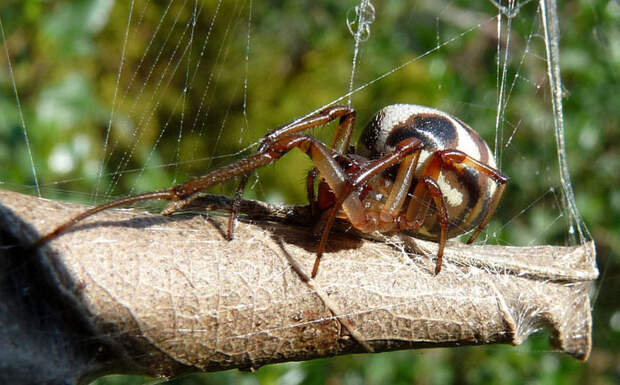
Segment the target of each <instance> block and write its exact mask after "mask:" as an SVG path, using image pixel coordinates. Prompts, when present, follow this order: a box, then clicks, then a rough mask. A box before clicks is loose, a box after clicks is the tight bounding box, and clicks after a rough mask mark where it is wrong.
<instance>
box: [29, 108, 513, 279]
mask: <svg viewBox="0 0 620 385" xmlns="http://www.w3.org/2000/svg"><path fill="white" fill-rule="evenodd" d="M355 115H356V113H355V110H354V109H353V108H352V107H350V106H341V105H334V106H330V107H327V108H324V109H323V110H321V111H319V112H318V113H316V114H314V115H310V116H308V117H305V118H300V119H297V120H295V121H293V122H291V123H289V124H286V125H284V126H282V127H280V128H277V129H275V130H273V131H271V132H269V133H268V134H267V135H266V136H265V137H264V138H263V140H262V142H261V144H260V145H259V147H258V151H257V153H256V154H254V155H252V156H249V157H247V158H244V159H241V160H239V161H237V162H235V163H233V164H230V165H228V166H224V167H222V168H219V169H216V170H214V171H211V172H209V173H208V174H206V175H204V176H200V177H196V178H194V179H190V180H189V181H187V182H185V183H182V184H179V185H177V186H173V187H171V188H169V189H165V190H159V191H154V192H147V193H144V194H139V195H134V196H129V197H126V198H122V199H119V200H115V201H111V202H108V203H105V204H102V205H99V206H96V207H93V208H91V209H88V210H86V211H84V212H82V213H81V214H78V215H77V216H75V217H73V218H71V219H69V220H68V221H67V222H65V223H63V224H61V225H60V226H58V227H57V228H56V229H55V230H53V231H52V232H50V233H49V234H47V235H45V236H43V237H41V238H40V239H39V240H38V241H37V242H35V244H34V245H35V246H40V245H42V244H44V243H46V242H48V241H50V240H51V239H54V238H55V237H57V236H58V235H60V234H61V233H63V232H64V231H66V230H67V229H69V228H70V227H71V226H73V225H75V224H76V223H77V222H79V221H81V220H83V219H84V218H86V217H89V216H91V215H93V214H95V213H97V212H100V211H102V210H106V209H108V208H112V207H117V206H122V205H125V204H128V203H132V202H138V201H145V200H154V199H163V200H167V201H171V202H170V203H169V204H168V206H167V207H166V208H165V209H164V210H163V211H162V214H163V215H168V214H171V213H173V212H175V211H178V210H180V209H182V208H183V207H184V206H186V205H187V204H188V203H189V202H191V201H192V199H194V198H195V197H196V195H197V194H198V193H199V192H200V191H202V190H205V189H207V188H208V187H210V186H213V185H215V184H218V183H221V182H223V181H226V180H228V179H231V178H234V177H237V176H242V180H241V183H240V185H239V188H238V189H237V194H236V197H235V200H234V201H233V202H234V203H233V207H232V209H231V214H230V217H229V223H228V238H229V239H232V237H233V228H234V222H235V220H236V216H237V212H238V209H239V201H240V197H241V193H242V191H243V189H244V187H245V184H246V182H247V179H248V175H249V174H250V173H251V172H252V171H253V170H255V169H257V168H259V167H262V166H265V165H267V164H270V163H272V162H274V161H276V160H277V159H279V158H280V157H281V156H283V155H284V154H285V153H287V152H288V151H290V150H292V149H294V148H298V149H300V150H302V151H303V152H305V153H306V154H307V155H308V156H309V157H310V158H311V159H312V161H313V162H314V165H315V168H314V169H313V170H311V171H310V172H308V176H307V194H308V200H309V201H310V204H311V206H312V207H314V208H315V209H317V210H319V212H320V213H321V215H322V220H321V221H320V222H319V223H323V230H322V232H321V239H320V242H319V245H318V250H317V254H316V259H315V263H314V267H313V269H312V277H313V278H314V277H315V276H316V274H317V272H318V267H319V263H320V260H321V256H322V255H323V251H324V250H325V244H326V241H327V237H328V235H329V232H330V229H331V227H332V224H333V222H334V219H335V218H343V219H346V220H348V221H349V222H350V223H351V225H352V226H353V227H355V228H356V229H358V230H360V231H362V232H365V233H369V232H374V231H379V232H383V233H387V232H395V231H402V232H405V233H407V234H409V235H412V236H414V237H418V238H422V239H428V240H433V241H437V242H439V248H438V251H437V263H436V266H435V274H438V273H439V272H440V271H441V265H442V256H443V250H444V247H445V244H446V240H447V239H448V238H452V237H455V236H457V235H460V234H464V233H466V232H468V231H470V230H472V229H474V228H475V230H474V231H473V233H472V235H471V237H470V238H469V240H468V242H467V243H472V242H473V241H474V240H475V239H476V237H477V236H478V235H479V234H480V232H481V231H482V230H483V229H484V227H485V226H486V224H487V223H488V221H489V219H490V218H491V216H492V215H493V213H494V211H495V209H496V208H497V205H498V203H499V200H500V198H501V195H502V193H503V191H504V188H505V187H506V183H507V182H508V178H507V177H506V176H504V175H503V174H502V173H501V172H500V171H498V170H497V169H496V168H495V167H496V165H495V159H494V157H493V155H492V153H491V151H490V149H489V147H488V145H487V144H486V143H485V142H484V140H483V139H482V138H481V137H480V136H479V135H478V134H477V133H476V132H475V131H474V130H473V129H472V128H470V127H469V126H468V125H466V124H465V123H463V122H462V121H461V120H459V119H458V118H455V117H452V116H450V115H448V114H447V113H445V112H442V111H439V110H436V109H433V108H430V107H424V106H419V105H413V104H393V105H389V106H386V107H384V108H383V109H381V110H380V111H379V112H378V113H377V114H376V115H375V116H374V117H373V118H372V119H371V121H370V123H368V125H367V126H366V128H365V129H364V131H363V133H362V135H361V137H360V141H359V145H358V147H357V151H355V149H354V148H352V147H350V146H349V143H350V140H351V134H352V131H353V127H354V123H355ZM335 119H339V124H338V127H337V129H336V132H335V135H334V139H333V140H332V143H331V146H329V147H328V146H327V145H325V144H323V143H321V142H320V141H319V140H317V139H316V138H314V137H312V136H310V135H307V134H303V133H302V132H303V131H307V130H309V129H312V128H315V127H318V126H323V125H325V124H327V123H329V122H331V121H333V120H335ZM319 176H320V180H319V181H318V183H317V181H316V180H317V177H319ZM317 184H318V187H317V186H316V185H317ZM315 188H316V190H317V196H316V199H315Z"/></svg>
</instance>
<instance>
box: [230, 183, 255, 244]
mask: <svg viewBox="0 0 620 385" xmlns="http://www.w3.org/2000/svg"><path fill="white" fill-rule="evenodd" d="M249 178H250V174H249V173H248V174H244V175H242V176H241V181H240V182H239V185H238V186H237V190H236V191H235V196H234V197H233V201H232V205H231V206H230V215H229V216H228V230H227V231H226V238H227V239H228V240H229V241H232V240H233V238H234V232H235V225H236V224H237V216H238V215H239V207H240V205H241V198H242V197H243V190H245V185H246V184H247V183H248V179H249Z"/></svg>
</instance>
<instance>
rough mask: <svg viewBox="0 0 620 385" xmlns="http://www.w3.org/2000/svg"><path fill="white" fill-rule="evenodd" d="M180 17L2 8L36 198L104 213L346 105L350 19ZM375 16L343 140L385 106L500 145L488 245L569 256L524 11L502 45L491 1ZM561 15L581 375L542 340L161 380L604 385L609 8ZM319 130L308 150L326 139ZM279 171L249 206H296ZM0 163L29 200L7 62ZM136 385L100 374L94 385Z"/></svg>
mask: <svg viewBox="0 0 620 385" xmlns="http://www.w3.org/2000/svg"><path fill="white" fill-rule="evenodd" d="M189 3H192V2H189ZM189 3H188V2H162V1H157V2H151V1H147V0H136V1H135V2H113V1H111V0H79V1H37V0H28V1H10V0H9V1H4V2H3V3H2V5H0V17H2V22H3V26H4V29H5V33H6V41H5V42H3V44H5V45H6V48H7V49H8V52H9V54H10V58H11V65H12V68H13V72H14V75H15V82H16V85H17V92H18V95H19V98H20V101H21V108H22V112H23V116H24V121H25V123H26V128H27V133H28V136H29V138H30V141H31V146H32V154H33V162H34V164H35V166H36V171H37V175H38V179H39V182H40V183H41V186H42V195H43V196H45V197H49V198H56V199H71V200H77V201H81V202H84V203H93V199H94V198H93V195H92V194H93V192H95V191H97V192H98V194H97V198H96V199H98V201H101V200H105V199H110V198H111V197H115V196H119V195H125V194H127V193H134V192H138V191H149V190H154V189H158V188H165V187H169V186H171V185H172V184H174V183H178V182H180V181H183V180H185V179H187V178H189V177H191V176H195V175H200V174H203V173H204V172H205V171H206V170H209V169H211V168H214V167H217V166H220V165H223V164H227V163H230V162H231V161H233V160H234V159H236V158H238V157H241V156H244V155H247V154H248V153H249V151H251V149H250V150H249V151H244V152H241V153H238V152H239V151H240V150H242V149H245V148H247V147H248V146H249V145H251V144H252V143H255V142H256V140H258V139H259V138H260V137H261V136H262V135H264V134H265V133H266V132H267V131H269V130H270V129H273V128H275V127H277V126H279V125H282V124H284V123H286V122H288V121H291V120H292V119H294V118H296V117H299V116H302V115H304V114H306V113H309V112H310V111H313V110H314V109H316V108H318V107H320V106H322V105H324V104H326V103H329V102H331V101H332V100H334V99H336V98H339V97H341V96H342V95H344V94H345V93H346V92H347V91H348V86H349V77H350V74H351V67H352V65H351V61H352V57H353V38H352V36H351V34H350V33H349V31H348V29H347V27H346V24H345V20H346V17H347V14H350V12H352V11H351V10H352V9H353V7H354V6H355V5H357V4H358V2H355V1H335V0H334V1H327V0H324V1H318V2H317V1H261V2H253V3H252V4H253V6H252V12H251V19H249V15H248V12H249V4H250V3H249V2H247V1H234V2H233V1H230V2H229V1H224V2H221V3H218V2H216V1H200V2H198V3H192V4H189ZM196 4H198V5H199V7H198V8H194V5H196ZM374 5H375V7H376V10H377V12H376V21H375V22H374V24H372V26H371V37H370V39H368V40H367V41H366V42H364V43H362V45H361V51H360V61H359V63H358V66H357V73H356V77H355V82H354V83H355V87H357V86H360V85H363V84H367V83H369V82H371V81H372V83H370V84H367V86H366V87H364V88H363V89H362V90H360V91H359V92H357V93H355V94H354V95H353V105H354V107H355V108H356V109H357V111H358V122H357V126H358V130H357V131H356V134H355V135H356V136H355V138H356V137H357V135H359V132H360V130H359V129H360V128H361V127H362V126H363V125H365V124H366V122H367V121H368V120H369V119H370V117H371V116H372V115H373V114H374V113H375V112H376V111H377V110H378V109H380V108H381V107H383V106H385V105H388V104H392V103H399V102H407V103H416V104H424V105H430V106H434V107H436V108H439V109H442V110H445V111H447V112H449V113H451V114H453V115H455V116H458V117H460V118H461V119H463V120H464V121H465V122H467V123H469V124H470V125H471V126H472V127H474V128H475V129H476V130H478V131H479V132H480V133H481V135H482V136H483V137H484V138H486V139H487V141H488V142H489V144H490V146H491V147H492V148H494V147H496V148H497V151H498V152H499V155H500V156H499V159H500V161H501V168H502V171H503V172H504V173H506V174H507V175H508V176H509V177H510V184H509V186H508V188H507V190H506V194H505V196H504V199H503V200H502V203H501V205H500V208H499V210H498V213H497V214H496V215H495V217H494V219H493V221H492V222H491V223H490V225H489V228H488V231H487V232H486V234H487V241H489V242H497V243H501V244H516V245H525V244H557V245H562V244H566V243H567V242H569V236H568V231H567V226H566V223H567V221H566V218H565V215H566V213H565V212H564V210H563V208H562V204H561V186H560V185H559V183H560V182H559V177H558V176H559V173H558V170H557V160H556V152H555V139H554V137H553V127H552V115H551V112H552V111H551V108H550V98H549V91H548V83H547V81H546V63H545V60H544V42H543V40H542V38H541V35H540V25H539V24H540V23H539V22H538V20H539V14H538V8H537V6H538V4H537V3H536V2H531V3H528V4H525V5H524V6H523V7H522V8H521V9H520V10H519V13H518V14H517V16H516V17H514V18H512V19H510V23H511V28H510V30H509V32H506V31H507V30H506V29H505V27H506V23H507V20H506V19H505V18H504V19H503V21H504V24H503V26H504V27H503V28H504V29H503V30H502V31H501V32H502V39H501V40H499V41H498V38H497V21H496V18H495V17H496V16H497V12H498V11H497V8H496V7H495V6H494V5H493V4H491V2H486V1H479V2H469V1H464V0H462V1H453V2H433V1H430V0H429V1H378V0H377V1H375V2H374ZM198 10H200V12H198ZM559 12H560V18H561V19H560V27H561V31H562V35H561V58H562V62H561V66H562V77H563V81H564V89H565V98H564V111H565V125H566V143H567V156H568V160H569V166H570V168H571V172H572V178H573V183H574V188H575V194H576V196H577V201H578V205H579V208H580V209H581V211H582V214H583V219H584V220H585V222H586V223H587V224H588V226H589V227H590V230H591V232H592V235H593V238H594V239H595V240H596V242H597V248H598V250H597V251H598V260H599V266H600V268H601V271H602V273H603V274H602V278H601V280H600V282H599V284H598V286H597V290H596V292H595V293H593V294H594V300H593V304H594V349H593V352H592V356H591V359H590V361H589V362H588V363H586V364H581V363H578V362H576V361H574V359H572V358H569V357H565V356H562V355H560V354H558V353H555V352H552V351H549V345H548V343H547V336H546V335H538V336H535V337H534V338H532V339H531V340H530V341H528V342H527V343H526V344H525V345H524V346H522V347H517V348H514V347H506V346H496V347H484V348H461V349H436V350H424V351H414V352H410V351H408V352H393V353H384V354H378V355H356V356H348V357H339V358H334V359H324V360H316V361H312V362H306V363H289V364H281V365H272V366H269V367H265V368H261V369H260V370H259V371H258V372H257V373H254V374H248V373H241V372H238V371H229V372H223V373H212V374H203V375H196V376H190V377H187V378H182V379H177V380H174V381H171V383H175V384H210V383H261V384H272V383H282V384H315V383H316V384H318V383H332V384H340V383H342V384H359V383H369V384H374V383H376V384H379V383H393V384H400V383H403V384H404V383H407V384H409V383H428V384H441V383H453V382H458V383H466V384H470V383H471V384H498V383H499V384H502V383H505V384H521V383H525V382H531V383H557V384H560V383H561V384H571V383H573V384H582V383H592V384H614V383H620V304H619V303H618V301H617V294H618V293H620V279H618V277H619V276H620V237H619V236H618V234H620V189H618V188H617V186H620V173H619V172H618V170H619V169H620V152H619V151H618V145H619V144H620V130H619V129H618V127H619V126H620V116H619V112H618V106H620V92H618V90H620V88H619V87H620V82H619V77H620V27H619V26H620V5H619V3H618V2H617V1H611V2H609V1H602V0H601V1H576V0H573V1H566V2H562V4H561V6H560V10H559ZM129 15H131V19H129ZM192 15H195V18H196V23H192V22H191V21H192ZM128 20H131V22H130V23H129V28H128ZM248 26H249V30H248ZM248 36H249V39H248ZM438 44H439V45H440V46H439V47H438ZM508 44H509V45H508ZM498 47H499V50H498ZM506 50H507V51H508V56H507V58H508V60H507V65H506V73H507V81H506V84H505V87H506V89H507V91H506V94H505V98H504V99H503V100H504V101H505V110H503V115H502V117H501V119H500V122H499V127H500V131H499V133H498V134H497V135H496V130H495V126H496V115H497V112H498V104H497V97H498V92H499V91H500V84H499V82H498V77H499V78H501V71H498V65H497V62H498V56H500V59H501V60H502V61H503V60H504V56H503V55H504V53H505V52H506ZM123 55H124V56H123ZM421 55H423V57H421V58H419V59H415V58H417V57H418V56H421ZM246 57H247V60H246ZM414 59H415V60H414ZM407 62H410V63H409V64H408V65H406V66H404V67H403V68H402V69H399V70H398V71H395V72H394V73H391V74H390V75H389V76H386V77H383V78H381V79H380V80H378V81H376V82H375V81H374V80H375V79H378V78H379V77H381V76H383V75H384V74H386V73H387V72H389V71H392V70H393V69H395V68H398V67H399V66H400V65H401V64H403V63H407ZM196 68H199V71H198V72H197V73H195V72H194V69H196ZM119 69H120V71H119ZM501 69H502V68H501V66H500V70H501ZM498 72H499V73H498ZM342 102H346V100H343V101H342ZM108 127H109V128H110V130H109V133H108ZM332 131H333V130H332V129H330V128H324V129H319V130H316V131H315V132H313V134H314V135H316V136H318V137H319V138H321V139H323V140H326V141H328V140H329V138H330V135H331V132H332ZM355 138H354V139H355ZM496 141H497V142H496ZM496 143H497V145H496ZM231 154H235V155H231ZM285 159H286V160H284V161H281V162H278V163H277V164H275V165H273V166H268V167H266V168H265V169H263V170H260V171H259V172H258V177H256V178H253V179H252V181H251V184H252V186H251V188H249V189H248V190H247V191H246V197H249V198H259V199H263V200H270V201H280V202H286V203H305V200H306V197H305V186H304V183H305V173H306V171H307V170H308V169H309V168H310V167H311V163H310V162H309V161H308V160H307V158H306V157H305V156H304V155H303V154H300V153H296V152H291V153H290V154H288V155H287V156H286V157H285ZM0 164H2V165H3V167H0V183H2V184H3V188H9V189H14V190H19V191H27V192H29V193H33V194H34V193H35V192H34V189H33V188H32V186H33V176H32V171H31V166H30V159H29V158H28V151H27V149H26V147H25V141H24V131H23V127H22V122H21V119H20V115H19V111H18V109H17V103H16V99H15V95H14V92H13V88H12V85H11V79H10V77H9V71H8V64H7V61H6V57H5V56H4V54H3V55H2V56H0ZM99 173H101V175H102V178H101V179H98V175H99ZM233 188H234V181H231V182H230V183H225V184H223V185H222V186H216V187H215V188H214V189H213V191H214V192H218V193H226V194H230V193H231V192H232V191H233V190H232V189H233ZM144 381H150V380H149V379H144V378H142V377H128V376H110V377H106V378H102V379H100V380H98V382H97V384H99V385H102V384H139V383H143V382H144Z"/></svg>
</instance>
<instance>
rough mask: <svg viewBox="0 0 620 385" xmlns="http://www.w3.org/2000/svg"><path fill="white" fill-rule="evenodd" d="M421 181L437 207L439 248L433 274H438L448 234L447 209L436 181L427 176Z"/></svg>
mask: <svg viewBox="0 0 620 385" xmlns="http://www.w3.org/2000/svg"><path fill="white" fill-rule="evenodd" d="M422 182H423V183H424V185H425V186H426V189H427V191H428V192H429V193H430V195H431V197H432V198H433V201H434V202H435V207H436V208H437V217H438V219H439V227H440V233H439V249H438V250H437V264H436V265H435V274H439V272H440V271H441V262H442V258H443V249H444V248H445V246H446V239H447V235H448V211H447V210H446V202H445V201H444V199H443V194H442V192H441V189H440V188H439V185H438V184H437V182H436V181H435V180H434V179H433V178H431V177H428V176H425V177H423V178H422Z"/></svg>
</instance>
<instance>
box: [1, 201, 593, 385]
mask: <svg viewBox="0 0 620 385" xmlns="http://www.w3.org/2000/svg"><path fill="white" fill-rule="evenodd" d="M206 199H207V200H209V198H208V196H207V198H206ZM0 200H1V202H2V206H0V229H1V230H2V234H3V237H2V241H3V245H4V246H5V247H3V248H2V253H3V256H4V258H3V260H4V261H5V262H4V263H5V265H6V266H5V268H8V269H9V270H6V269H5V270H4V271H5V273H4V275H3V282H4V284H3V288H4V289H2V290H3V292H2V296H3V297H10V296H17V299H15V298H13V297H11V298H10V301H9V300H8V299H7V300H6V301H5V300H4V299H2V301H4V302H5V303H9V302H10V303H13V302H14V303H15V306H17V307H19V308H20V309H25V310H23V311H24V312H25V313H28V312H30V313H32V314H30V315H28V317H31V318H34V319H31V318H28V317H26V318H28V319H27V320H26V321H24V322H25V323H23V322H22V321H20V319H16V320H11V319H8V320H7V319H3V318H1V317H2V316H0V321H2V322H4V325H2V323H1V322H0V330H2V332H0V350H2V351H3V353H0V360H3V359H4V358H5V357H3V355H7V357H8V355H9V354H12V353H9V350H10V349H13V351H19V352H21V355H22V356H23V357H26V359H25V360H26V361H27V362H26V363H25V365H28V362H30V363H31V365H32V366H35V365H37V364H40V363H41V362H45V359H44V358H47V357H48V354H52V353H50V352H49V351H48V350H49V348H47V350H46V349H43V348H41V349H37V348H36V346H38V345H37V344H43V345H45V344H47V345H45V346H48V347H49V346H50V344H52V343H54V342H50V340H54V341H56V342H58V340H59V339H62V341H63V346H62V349H60V348H58V349H57V350H56V351H57V353H56V356H55V357H54V360H56V361H58V362H57V363H55V364H54V366H55V367H54V368H52V369H50V370H51V371H52V374H51V375H56V376H59V377H62V376H65V377H67V376H68V375H73V376H74V377H75V378H78V377H83V376H85V375H93V374H94V373H112V372H116V373H118V372H128V371H131V372H138V373H143V374H148V375H165V376H175V375H178V374H180V373H186V372H188V371H215V370H225V369H231V368H245V369H251V368H258V367H260V366H262V365H265V364H270V363H275V362H283V361H297V360H309V359H312V358H317V357H327V356H334V355H340V354H349V353H356V352H365V351H374V352H381V351H387V350H395V349H411V348H428V347H436V346H461V345H483V344H493V343H507V344H514V345H518V344H520V343H521V342H522V341H524V340H525V339H526V338H527V336H528V335H530V334H531V333H532V332H534V331H537V330H539V329H540V328H543V327H544V328H547V329H548V330H549V331H550V334H551V337H552V338H551V342H552V345H553V346H554V347H555V348H557V349H560V350H562V351H564V352H566V353H568V354H570V355H572V356H574V357H576V358H578V359H581V360H585V359H587V357H588V354H589V352H590V344H591V325H592V320H591V316H590V301H589V295H588V292H589V288H590V286H591V285H592V282H593V280H594V279H596V277H597V275H598V271H597V269H596V266H595V261H594V246H593V244H592V243H586V244H584V245H580V246H574V247H559V246H535V247H504V246H491V245H489V246H467V245H464V244H462V243H459V242H449V243H448V246H447V247H446V250H445V256H444V265H443V269H442V271H441V273H440V274H439V275H434V267H435V258H434V253H435V252H436V250H437V249H436V247H437V246H436V244H434V243H433V242H423V241H418V240H414V239H411V238H407V237H391V238H387V239H386V240H384V241H382V242H379V241H373V240H368V239H361V238H360V237H359V236H357V235H355V234H350V233H347V232H341V231H335V232H334V233H333V234H332V235H331V237H330V239H329V241H328V249H327V252H326V253H325V255H324V256H323V259H322V262H321V265H320V269H319V272H318V275H317V277H316V279H314V280H310V279H309V278H308V277H307V274H309V272H310V271H311V269H312V265H313V263H314V259H315V252H316V247H317V241H316V239H315V238H314V237H313V236H312V235H311V234H312V229H311V228H310V227H304V226H299V225H294V224H291V223H286V224H285V223H278V222H274V221H267V220H264V219H263V220H253V221H250V220H247V219H246V220H242V221H240V222H239V224H238V226H237V228H236V233H235V234H236V236H235V239H234V240H233V241H231V242H229V241H227V240H225V238H224V233H225V231H226V221H227V218H226V217H225V216H220V215H196V214H184V215H173V216H171V217H163V216H160V215H157V214H149V213H145V212H141V211H137V210H128V209H114V210H108V211H104V212H102V213H100V214H97V215H96V216H94V217H91V218H88V219H87V220H85V221H84V222H83V223H80V224H78V225H76V226H75V227H74V228H72V229H71V230H70V231H68V232H67V233H66V234H63V235H61V236H60V237H58V238H57V239H55V240H53V241H52V242H50V243H49V244H47V245H45V246H43V247H41V248H40V249H39V250H35V251H28V250H22V249H21V248H19V247H13V246H14V245H15V243H17V242H19V243H21V244H27V243H29V242H33V241H34V240H36V239H37V237H38V236H39V235H41V234H45V233H47V232H48V231H51V230H52V229H54V228H55V226H58V225H59V224H61V223H62V222H64V221H65V220H67V219H68V218H70V217H71V216H73V215H75V214H76V213H79V212H81V211H82V210H84V207H83V206H79V205H74V204H66V203H58V202H53V201H49V200H44V199H37V198H35V197H31V196H26V195H21V194H17V193H12V192H3V191H0ZM214 201H217V199H214V198H211V204H212V205H211V207H214V206H213V202H214ZM223 202H228V201H226V200H224V201H223ZM207 203H208V202H207ZM244 204H246V205H249V206H252V205H254V206H256V207H258V206H260V204H252V203H251V202H250V203H247V202H244ZM207 205H208V204H207ZM215 206H217V204H216V205H215ZM246 209H247V207H246ZM246 211H250V210H246ZM282 212H287V211H286V210H283V211H282ZM288 213H289V214H290V215H293V216H294V215H297V214H294V213H293V214H291V212H290V211H289V212H288ZM290 215H289V216H290ZM267 216H268V215H267ZM267 216H263V217H262V218H265V217H267ZM257 217H261V215H255V216H254V218H257ZM272 219H273V218H272ZM289 219H290V218H289ZM289 222H290V221H289ZM37 234H38V235H37ZM412 250H417V251H418V252H417V253H414V252H412ZM7 261H8V262H7ZM7 271H8V272H7ZM13 272H17V275H16V276H15V277H13V276H12V274H13ZM8 280H11V282H10V284H8V283H7V282H8ZM6 286H9V287H10V288H11V290H8V291H7V290H5V289H6ZM23 290H33V292H34V293H37V294H36V295H35V294H29V297H28V296H27V297H28V298H27V301H26V302H24V303H22V302H23V301H22V302H20V301H21V300H20V298H21V297H19V296H20V295H22V296H23ZM7 293H8V294H7ZM16 293H17V294H16ZM20 293H22V294H20ZM39 295H44V296H45V298H46V299H45V301H42V302H44V304H45V306H47V308H49V309H47V310H46V311H43V310H40V309H39V307H40V306H42V305H41V304H36V302H37V301H40V298H39V297H38V296H39ZM11 301H13V302H11ZM31 302H32V303H35V305H33V306H37V309H39V310H37V311H32V310H31V307H30V306H31ZM11 306H13V305H11ZM28 309H30V310H28ZM37 316H42V317H48V318H46V319H49V320H53V322H52V321H48V322H51V323H52V324H53V327H52V329H49V330H51V331H50V333H49V334H46V335H44V336H39V335H38V334H37V338H39V340H37V341H34V342H32V343H33V345H32V346H33V347H30V348H29V347H27V346H25V347H24V346H22V347H19V348H16V347H13V345H14V342H15V339H16V338H25V337H24V335H22V334H27V333H25V332H24V333H22V334H19V333H17V334H15V335H12V334H11V332H9V331H7V330H8V329H7V327H13V328H15V325H14V324H13V323H16V324H19V325H22V323H23V325H34V326H33V327H35V329H34V333H37V332H40V331H41V330H48V329H46V327H47V326H45V325H44V324H45V322H44V321H41V320H37V319H36V317H37ZM18 318H19V317H18ZM20 327H21V328H23V329H24V330H26V329H27V326H20ZM3 333H4V334H3ZM41 334H45V333H41ZM33 338H34V337H32V338H31V339H33ZM46 339H48V340H47V341H46ZM2 341H4V342H2ZM20 341H21V340H20ZM20 343H22V342H20ZM7 349H9V350H7ZM22 350H23V351H24V352H26V353H24V352H22ZM63 359H64V360H66V361H67V362H68V363H67V364H65V366H63V364H62V362H61V361H63ZM54 360H51V361H54ZM22 361H23V360H22ZM33 362H34V363H33ZM15 365H19V362H16V363H15ZM54 370H56V372H54ZM54 373H55V374H54Z"/></svg>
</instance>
